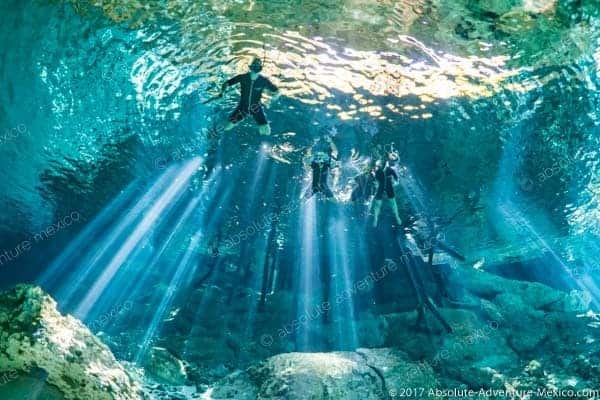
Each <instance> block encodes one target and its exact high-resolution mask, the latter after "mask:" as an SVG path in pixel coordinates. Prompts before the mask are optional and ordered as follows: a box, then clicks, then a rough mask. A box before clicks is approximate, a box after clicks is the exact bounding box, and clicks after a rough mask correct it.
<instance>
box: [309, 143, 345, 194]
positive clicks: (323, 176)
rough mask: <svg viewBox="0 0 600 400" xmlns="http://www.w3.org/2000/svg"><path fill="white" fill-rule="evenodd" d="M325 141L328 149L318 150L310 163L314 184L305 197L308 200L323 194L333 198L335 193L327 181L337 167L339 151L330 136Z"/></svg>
mask: <svg viewBox="0 0 600 400" xmlns="http://www.w3.org/2000/svg"><path fill="white" fill-rule="evenodd" d="M325 141H326V142H327V148H326V149H323V148H317V149H316V153H315V155H314V157H313V158H312V160H311V162H310V168H311V170H312V183H311V187H310V189H309V191H308V193H307V194H306V195H305V196H304V198H306V199H308V198H311V197H312V196H314V195H315V194H316V193H323V195H324V196H325V197H326V198H328V199H331V198H333V192H332V191H331V189H330V188H329V184H328V183H327V179H328V177H329V172H330V171H331V169H332V168H333V167H334V166H335V161H336V159H337V155H338V150H337V147H336V146H335V144H334V143H333V140H332V139H331V138H330V137H329V136H326V137H325ZM318 144H319V143H318V142H317V143H316V144H315V146H317V145H318Z"/></svg>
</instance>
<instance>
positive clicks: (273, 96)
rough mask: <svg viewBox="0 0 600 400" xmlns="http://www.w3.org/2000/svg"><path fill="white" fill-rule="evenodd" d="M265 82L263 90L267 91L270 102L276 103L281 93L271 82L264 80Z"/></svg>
mask: <svg viewBox="0 0 600 400" xmlns="http://www.w3.org/2000/svg"><path fill="white" fill-rule="evenodd" d="M265 80H266V81H267V82H266V85H265V89H267V91H268V92H269V94H270V95H271V101H270V102H274V101H277V99H279V96H281V92H280V91H279V88H278V87H277V86H275V85H274V84H273V82H271V81H270V80H268V79H267V78H265Z"/></svg>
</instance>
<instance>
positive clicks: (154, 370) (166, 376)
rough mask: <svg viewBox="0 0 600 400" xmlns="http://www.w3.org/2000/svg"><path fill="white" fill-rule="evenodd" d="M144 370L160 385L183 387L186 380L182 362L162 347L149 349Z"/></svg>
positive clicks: (184, 367)
mask: <svg viewBox="0 0 600 400" xmlns="http://www.w3.org/2000/svg"><path fill="white" fill-rule="evenodd" d="M145 368H146V372H148V374H149V375H150V376H151V377H152V378H154V379H155V380H156V381H157V382H160V383H166V384H169V385H184V384H185V383H186V381H187V378H188V377H187V372H186V366H185V364H184V363H183V361H181V360H180V359H178V358H177V357H175V356H174V355H172V354H171V353H169V351H168V350H167V349H164V348H162V347H153V348H151V349H150V351H149V354H148V357H147V361H146V364H145Z"/></svg>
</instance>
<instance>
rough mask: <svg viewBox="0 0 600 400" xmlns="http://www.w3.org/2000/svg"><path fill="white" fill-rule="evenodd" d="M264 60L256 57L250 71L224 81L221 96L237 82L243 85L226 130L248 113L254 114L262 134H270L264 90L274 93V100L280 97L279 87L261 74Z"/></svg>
mask: <svg viewBox="0 0 600 400" xmlns="http://www.w3.org/2000/svg"><path fill="white" fill-rule="evenodd" d="M262 67H263V65H262V62H261V61H260V59H258V58H255V59H254V60H253V61H252V63H251V64H250V67H249V69H250V70H249V71H248V72H247V73H245V74H241V75H237V76H234V77H233V78H231V79H229V80H228V81H227V82H225V83H223V86H222V87H221V93H220V94H219V97H221V96H223V93H224V92H225V89H227V88H228V87H229V86H233V85H235V84H238V83H239V84H240V86H241V93H240V94H241V96H240V102H239V103H238V106H237V107H236V109H235V110H234V111H233V112H232V113H231V114H230V115H229V122H228V123H227V125H226V126H225V130H226V131H228V130H231V129H232V128H233V127H234V126H235V125H237V124H238V123H239V122H241V121H242V120H243V119H244V118H246V117H247V116H248V115H252V117H254V120H255V121H256V123H257V124H258V131H259V133H260V134H261V135H270V134H271V127H270V126H269V122H268V121H267V117H266V115H265V112H264V110H263V105H262V103H261V97H262V93H263V90H265V89H266V90H267V91H268V92H270V93H272V94H273V98H272V101H274V100H277V98H278V97H279V89H278V88H277V86H275V85H274V84H273V83H271V81H270V80H268V79H267V78H265V77H264V76H262V75H260V71H262Z"/></svg>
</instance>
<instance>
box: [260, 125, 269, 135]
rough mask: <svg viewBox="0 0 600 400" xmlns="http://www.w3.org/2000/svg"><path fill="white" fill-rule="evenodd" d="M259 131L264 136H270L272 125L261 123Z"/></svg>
mask: <svg viewBox="0 0 600 400" xmlns="http://www.w3.org/2000/svg"><path fill="white" fill-rule="evenodd" d="M258 133H259V134H260V135H262V136H269V135H270V134H271V127H270V126H269V124H267V125H259V126H258Z"/></svg>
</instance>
